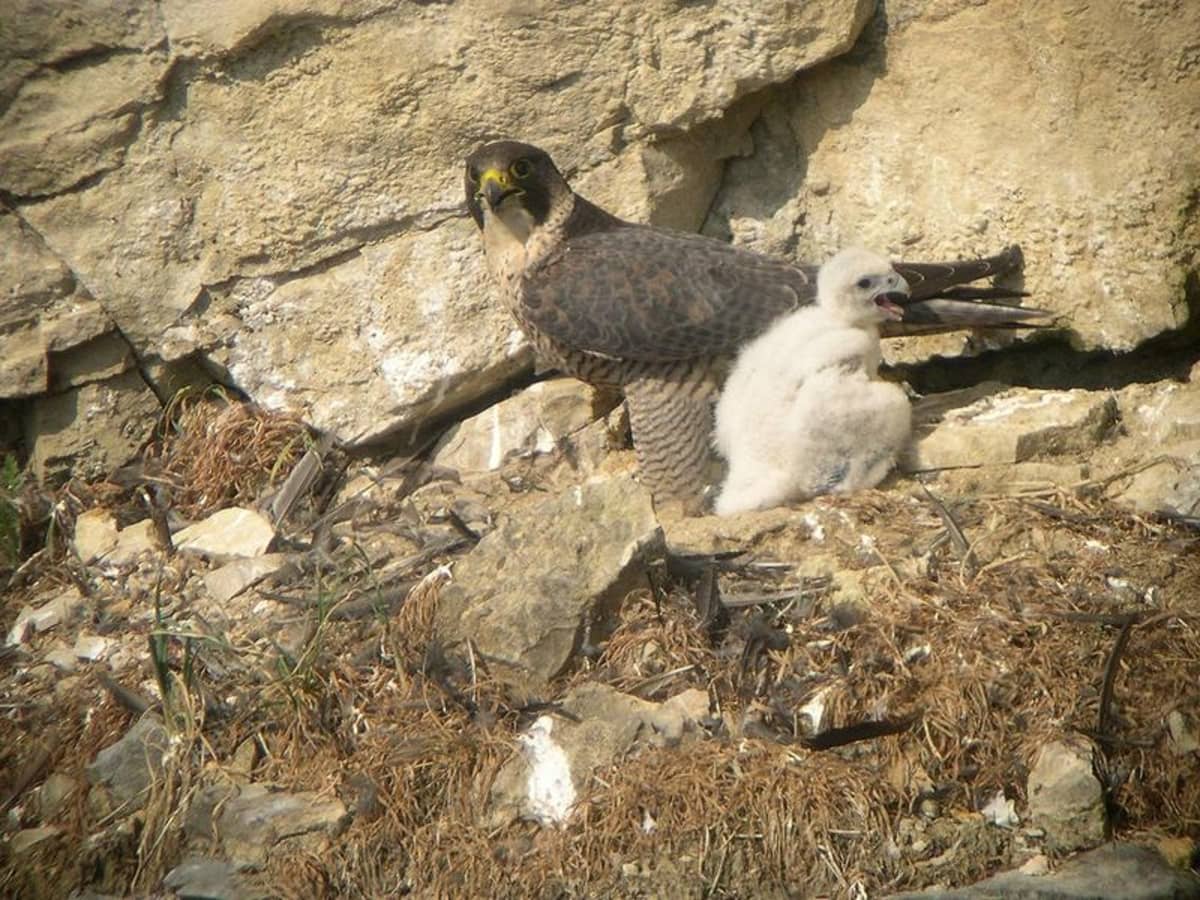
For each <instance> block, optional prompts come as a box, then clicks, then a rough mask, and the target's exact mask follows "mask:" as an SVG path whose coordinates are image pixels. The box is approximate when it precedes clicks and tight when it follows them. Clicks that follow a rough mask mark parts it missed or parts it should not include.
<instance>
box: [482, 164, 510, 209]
mask: <svg viewBox="0 0 1200 900" xmlns="http://www.w3.org/2000/svg"><path fill="white" fill-rule="evenodd" d="M520 193H521V189H520V188H519V187H517V186H516V185H514V184H513V182H512V178H511V177H510V176H509V174H508V173H507V172H503V171H501V170H500V169H488V170H487V171H485V172H484V173H483V174H482V175H480V176H479V190H478V191H476V196H477V197H481V198H482V199H483V200H485V201H487V205H488V206H489V207H491V209H493V210H496V209H498V208H499V207H500V204H501V203H503V202H504V201H505V200H506V199H508V198H509V197H511V196H512V195H514V194H520Z"/></svg>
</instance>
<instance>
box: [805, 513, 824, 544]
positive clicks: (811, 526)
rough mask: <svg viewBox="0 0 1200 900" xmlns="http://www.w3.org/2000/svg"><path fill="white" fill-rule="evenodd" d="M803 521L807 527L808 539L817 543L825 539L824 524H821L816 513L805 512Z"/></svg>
mask: <svg viewBox="0 0 1200 900" xmlns="http://www.w3.org/2000/svg"><path fill="white" fill-rule="evenodd" d="M803 522H804V524H805V525H806V526H807V527H808V539H809V540H810V541H817V542H818V543H819V542H820V541H823V540H825V526H824V525H822V524H821V520H820V519H819V518H818V517H817V514H816V513H811V512H808V513H805V514H804V519H803Z"/></svg>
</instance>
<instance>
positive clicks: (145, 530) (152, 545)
mask: <svg viewBox="0 0 1200 900" xmlns="http://www.w3.org/2000/svg"><path fill="white" fill-rule="evenodd" d="M161 548H162V543H161V542H160V541H159V539H158V528H157V527H156V526H155V524H154V522H153V520H151V519H142V520H141V521H140V522H135V523H134V524H132V525H130V526H128V527H126V528H122V529H121V530H120V531H119V532H118V533H117V544H116V546H115V547H113V548H112V549H111V550H109V551H108V552H107V553H105V554H103V555H102V557H101V561H102V562H103V563H104V564H105V565H111V566H124V565H128V564H130V563H133V562H136V561H137V559H138V557H140V556H141V555H142V554H143V553H151V552H154V551H156V550H159V549H161Z"/></svg>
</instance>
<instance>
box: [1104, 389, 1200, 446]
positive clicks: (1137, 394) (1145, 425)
mask: <svg viewBox="0 0 1200 900" xmlns="http://www.w3.org/2000/svg"><path fill="white" fill-rule="evenodd" d="M1118 400H1119V402H1120V405H1121V424H1122V425H1123V426H1124V428H1125V431H1126V432H1128V433H1129V434H1131V435H1134V436H1137V437H1141V438H1143V439H1144V440H1145V441H1146V442H1147V443H1148V444H1151V445H1154V446H1162V445H1163V444H1169V443H1172V442H1178V441H1197V440H1200V379H1197V378H1193V379H1191V380H1190V381H1188V382H1185V383H1179V382H1176V381H1164V382H1158V383H1156V384H1135V385H1131V386H1130V387H1128V388H1125V389H1124V390H1123V391H1121V392H1120V393H1119V394H1118Z"/></svg>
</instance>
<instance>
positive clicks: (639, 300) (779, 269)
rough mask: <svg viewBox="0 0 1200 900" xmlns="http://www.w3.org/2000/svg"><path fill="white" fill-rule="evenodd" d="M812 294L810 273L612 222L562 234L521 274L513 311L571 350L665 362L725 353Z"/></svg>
mask: <svg viewBox="0 0 1200 900" xmlns="http://www.w3.org/2000/svg"><path fill="white" fill-rule="evenodd" d="M815 296H816V277H815V270H805V269H800V268H797V267H795V266H791V265H788V264H787V263H784V262H780V261H778V260H774V259H771V258H770V257H766V256H760V255H758V254H756V253H751V252H749V251H747V250H740V249H738V248H737V247H733V246H731V245H729V244H726V243H724V242H722V241H718V240H715V239H713V238H706V237H703V236H701V235H688V234H680V233H675V232H669V231H660V230H658V229H655V228H649V227H645V226H637V225H621V226H618V227H615V228H611V229H608V230H604V231H596V232H591V233H588V234H584V235H580V236H577V237H572V238H570V239H568V240H567V242H566V244H565V245H564V247H563V248H562V249H561V250H560V251H559V252H558V253H556V254H554V255H552V256H551V257H549V258H548V259H546V260H545V261H544V262H543V263H542V264H541V265H540V266H539V267H538V268H537V270H536V271H535V272H533V273H530V274H529V275H527V276H526V280H525V283H524V288H523V291H522V313H523V314H524V315H525V316H526V317H527V318H528V319H529V321H530V322H531V323H532V324H533V325H534V326H535V327H537V328H538V329H539V330H541V331H542V332H544V333H545V334H547V335H549V336H550V337H552V338H554V339H555V340H557V341H559V342H561V343H563V344H565V345H567V346H569V347H572V348H574V349H576V350H582V351H586V352H590V353H596V354H600V355H603V356H613V357H618V358H621V359H630V360H643V361H647V362H670V361H675V360H684V359H692V358H694V357H704V356H719V355H723V354H731V353H734V352H736V351H737V349H738V348H739V347H741V346H742V345H743V344H744V343H745V342H746V341H748V340H750V339H751V338H753V337H756V336H757V335H759V334H760V333H762V332H763V331H764V330H765V329H766V328H767V326H768V325H770V324H771V322H773V321H774V320H775V319H777V318H778V317H779V316H781V315H783V314H784V313H787V312H790V311H791V310H793V309H796V308H797V307H799V306H803V305H805V304H808V303H811V302H812V301H813V299H814V298H815Z"/></svg>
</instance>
